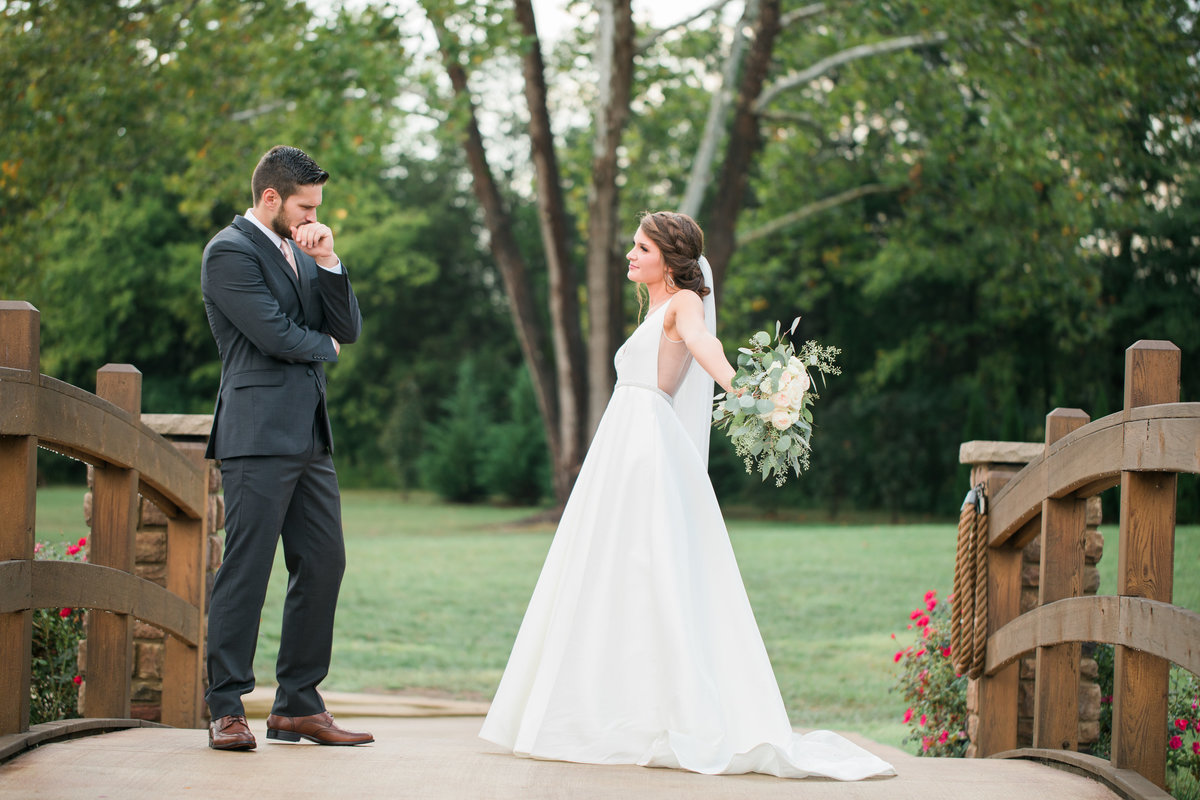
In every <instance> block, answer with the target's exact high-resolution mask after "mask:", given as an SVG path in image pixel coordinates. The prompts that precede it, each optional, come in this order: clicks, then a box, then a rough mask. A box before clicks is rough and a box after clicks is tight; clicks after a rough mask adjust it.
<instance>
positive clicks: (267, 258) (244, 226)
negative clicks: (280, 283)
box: [233, 214, 305, 302]
mask: <svg viewBox="0 0 1200 800" xmlns="http://www.w3.org/2000/svg"><path fill="white" fill-rule="evenodd" d="M233 225H234V227H236V228H237V229H238V230H240V231H241V232H242V233H244V234H246V235H247V236H249V237H250V241H251V242H253V243H254V246H255V248H257V249H258V254H259V257H260V258H262V260H263V263H264V264H266V265H267V266H268V267H269V268H271V269H277V270H279V271H280V272H282V273H283V274H284V275H285V276H286V277H287V279H288V280H289V281H291V284H292V287H293V288H295V289H296V291H297V294H298V295H299V297H300V298H301V301H302V302H303V298H304V295H305V292H304V291H301V289H303V288H304V286H303V284H302V283H301V282H300V280H299V279H298V278H297V276H296V273H295V272H292V265H291V264H289V263H288V262H287V259H286V258H284V257H283V251H281V250H280V249H279V248H277V247H276V246H275V245H274V244H272V243H271V240H270V239H268V238H267V236H266V234H264V233H263V232H262V231H261V230H259V229H258V226H257V225H255V224H254V223H253V222H251V221H250V220H248V219H246V218H245V217H243V216H242V215H240V214H239V215H238V216H236V217H234V220H233ZM287 245H288V247H291V242H288V243H287ZM292 255H294V256H296V269H297V271H302V270H303V267H302V266H301V262H300V256H298V255H296V249H295V248H292Z"/></svg>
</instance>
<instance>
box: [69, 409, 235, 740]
mask: <svg viewBox="0 0 1200 800" xmlns="http://www.w3.org/2000/svg"><path fill="white" fill-rule="evenodd" d="M141 419H142V422H144V423H145V424H146V425H147V426H149V427H150V428H151V429H152V430H154V431H155V432H156V433H158V434H160V435H161V436H163V437H165V438H167V439H169V440H171V441H172V442H175V443H176V445H177V446H178V447H180V448H188V449H191V448H196V447H199V448H203V447H205V446H206V445H207V442H208V432H209V429H210V428H211V425H212V417H211V416H209V415H207V414H142V417H141ZM206 463H207V466H208V532H209V539H208V568H207V577H206V583H205V597H206V600H205V608H207V607H208V602H207V598H208V597H210V596H211V594H212V582H213V577H214V576H215V575H216V572H217V567H218V566H220V564H221V548H222V543H221V537H220V535H219V533H220V531H221V529H223V528H224V527H225V500H224V498H223V497H222V496H221V472H220V470H219V469H217V465H216V462H214V461H209V462H206ZM92 485H93V484H92V469H91V467H89V468H88V492H87V493H86V494H85V495H84V498H83V514H84V518H85V519H86V520H87V524H88V527H91V524H92V492H91V489H92ZM136 536H137V550H136V566H135V571H136V574H137V575H138V577H140V578H144V579H146V580H148V581H153V582H154V583H157V584H158V585H159V586H164V587H165V586H166V580H167V546H168V545H167V517H166V515H165V514H163V512H162V511H160V510H159V508H158V506H156V505H154V503H152V502H150V501H149V500H147V499H146V498H145V497H142V496H141V495H138V525H137V533H136ZM205 622H207V620H205ZM165 643H166V634H165V633H163V631H161V630H160V629H158V628H156V627H154V626H153V625H149V624H147V623H145V622H142V621H141V620H135V621H134V627H133V674H132V676H131V677H132V685H131V687H130V716H132V717H133V718H135V719H145V720H151V721H154V722H161V721H162V663H163V650H164V648H165ZM79 674H80V675H82V676H83V678H84V681H83V684H82V685H81V686H80V689H79V691H80V707H81V708H82V707H84V706H83V696H84V692H85V691H86V689H87V642H86V641H84V642H81V643H80V646H79Z"/></svg>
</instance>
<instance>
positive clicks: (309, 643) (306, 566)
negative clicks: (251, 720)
mask: <svg viewBox="0 0 1200 800" xmlns="http://www.w3.org/2000/svg"><path fill="white" fill-rule="evenodd" d="M323 438H324V437H322V436H320V435H319V434H318V433H317V432H316V431H315V430H314V436H313V440H312V441H313V446H312V447H310V448H309V450H308V452H304V453H300V454H298V455H294V456H241V457H238V458H227V459H223V460H222V461H221V477H222V479H223V482H224V484H225V558H224V561H223V563H222V564H221V567H220V569H219V570H218V571H217V576H216V580H215V581H214V583H213V591H212V601H211V604H210V606H209V612H208V674H209V681H210V685H209V687H208V693H207V695H206V699H207V701H208V707H209V710H210V711H211V713H212V716H213V718H214V719H216V718H218V717H222V716H225V715H226V714H243V713H244V710H243V707H242V699H241V698H242V695H244V694H246V693H247V692H249V691H251V690H252V689H253V688H254V668H253V664H254V651H255V645H256V644H257V642H258V628H259V621H260V619H261V616H262V608H263V602H264V600H265V598H266V593H267V583H268V580H269V578H270V575H271V567H272V565H273V564H274V561H275V551H276V548H277V544H278V542H279V540H280V539H282V540H283V555H284V563H285V564H286V565H287V571H288V588H287V598H286V600H285V601H284V608H283V628H282V631H281V635H280V640H279V659H278V661H277V662H276V674H275V677H276V680H277V682H278V686H279V688H278V690H277V691H276V693H275V704H274V708H273V713H275V714H282V715H284V716H307V715H309V714H319V713H321V712H322V711H324V710H325V705H324V702H323V701H322V700H321V696H320V695H319V694H318V693H317V685H318V684H319V683H320V682H321V681H322V680H323V679H324V678H325V676H326V675H327V674H328V672H329V661H330V656H331V652H332V648H333V618H334V609H335V608H336V606H337V596H338V591H339V589H340V587H341V582H342V574H343V572H344V571H345V567H346V550H345V544H344V542H343V539H342V514H341V501H340V497H339V492H338V482H337V474H336V473H335V472H334V468H333V460H332V458H331V457H330V454H329V449H328V447H326V446H325V444H324V442H323Z"/></svg>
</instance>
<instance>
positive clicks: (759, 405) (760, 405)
mask: <svg viewBox="0 0 1200 800" xmlns="http://www.w3.org/2000/svg"><path fill="white" fill-rule="evenodd" d="M751 402H754V408H755V410H756V411H758V413H759V414H769V413H771V412H772V411H774V410H775V404H774V403H772V402H771V401H770V400H768V399H767V398H765V397H764V398H763V399H762V400H758V401H754V399H753V398H751Z"/></svg>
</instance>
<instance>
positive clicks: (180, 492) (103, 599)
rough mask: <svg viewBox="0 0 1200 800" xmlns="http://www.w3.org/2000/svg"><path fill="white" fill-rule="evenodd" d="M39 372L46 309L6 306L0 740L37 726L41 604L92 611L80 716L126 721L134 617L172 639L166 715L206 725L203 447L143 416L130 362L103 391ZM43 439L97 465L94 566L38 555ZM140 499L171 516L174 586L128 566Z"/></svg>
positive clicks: (1, 332) (171, 721) (0, 370)
mask: <svg viewBox="0 0 1200 800" xmlns="http://www.w3.org/2000/svg"><path fill="white" fill-rule="evenodd" d="M39 370H40V314H39V312H38V310H37V309H36V308H34V307H33V306H32V305H30V304H29V303H25V302H15V301H0V654H3V655H2V657H0V737H2V736H5V735H9V734H20V733H23V732H25V731H28V730H29V711H30V694H29V692H30V680H31V677H30V670H31V641H32V609H35V608H57V607H72V608H87V609H91V613H89V614H88V629H87V639H88V644H87V683H86V692H85V705H84V708H83V713H84V715H85V716H87V717H90V718H112V719H123V718H128V717H129V716H130V673H131V670H130V665H131V659H132V650H133V647H132V624H133V620H134V618H137V619H140V620H144V621H145V622H148V623H150V624H152V625H155V626H157V627H159V628H161V629H163V630H165V631H166V632H167V633H168V634H170V636H169V637H168V638H167V642H166V649H165V653H164V663H163V707H162V720H163V722H164V723H166V724H168V725H173V726H176V727H193V728H194V727H203V725H204V705H203V697H202V693H203V676H204V673H203V650H204V647H203V637H204V628H203V620H204V603H205V569H206V563H207V562H206V555H207V545H208V532H207V531H206V530H205V528H206V526H207V525H208V524H209V523H208V514H207V513H206V510H207V502H208V501H207V473H206V470H205V467H204V465H205V462H204V455H203V450H202V449H201V448H199V447H196V446H192V447H189V448H184V449H179V448H178V447H176V446H175V445H173V444H172V443H171V442H168V441H167V440H166V439H164V438H162V437H161V436H159V435H158V434H156V433H154V432H153V431H151V430H150V429H149V428H147V427H146V426H145V425H143V424H142V423H141V422H140V419H139V418H140V414H141V373H140V372H138V371H137V370H136V369H134V368H133V367H131V366H129V365H121V364H115V365H114V364H109V365H106V366H104V367H102V368H101V369H100V370H99V371H98V372H97V375H96V394H95V395H93V394H89V393H88V392H85V391H83V390H82V389H78V388H76V387H74V386H71V385H70V384H66V383H63V382H61V381H57V380H54V379H53V378H49V377H47V376H45V375H41V374H40V371H39ZM38 447H43V448H46V449H49V450H54V451H56V452H60V453H63V454H66V455H68V456H71V457H73V458H77V459H80V460H82V461H85V462H87V463H88V464H91V465H92V466H93V467H94V468H95V469H94V473H95V485H94V489H93V507H92V532H91V538H90V549H89V554H88V555H89V558H88V563H83V564H80V563H74V562H55V561H35V560H34V538H35V530H36V529H35V525H34V517H35V511H36V492H35V483H36V458H37V448H38ZM139 493H141V494H142V495H144V496H145V497H147V498H149V499H151V500H152V501H153V502H154V503H155V505H157V506H158V507H159V508H160V509H161V510H162V511H163V512H164V514H166V516H167V518H168V525H167V567H166V573H167V575H166V588H163V587H161V586H159V585H157V584H155V583H152V582H150V581H147V580H144V579H142V578H139V577H137V576H136V575H134V574H133V572H134V558H135V540H134V530H135V527H136V512H137V496H138V494H139Z"/></svg>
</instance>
